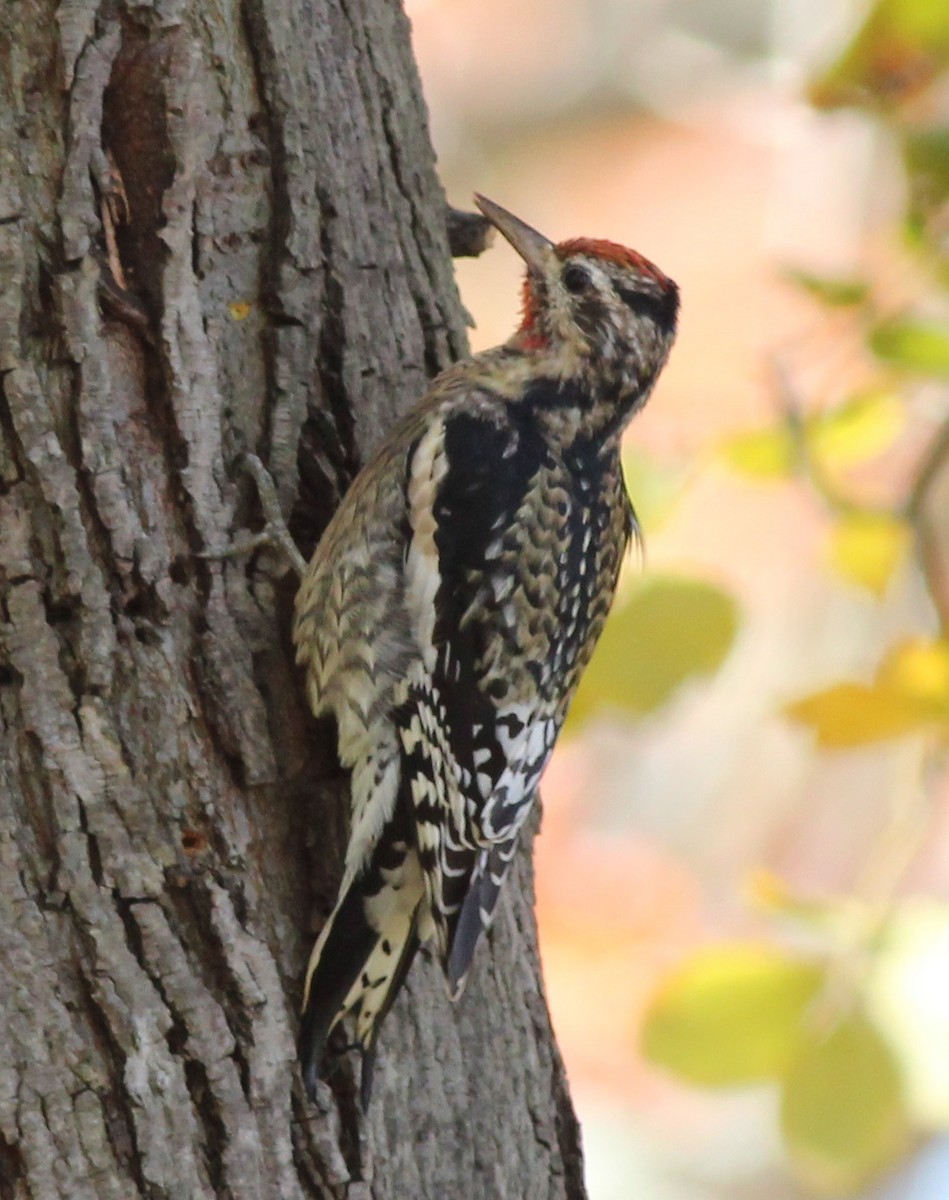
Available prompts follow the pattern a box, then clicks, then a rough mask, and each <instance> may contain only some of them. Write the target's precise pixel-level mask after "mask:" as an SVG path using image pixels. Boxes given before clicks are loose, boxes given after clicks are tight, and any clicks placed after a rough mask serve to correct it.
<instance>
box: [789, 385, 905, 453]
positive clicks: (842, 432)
mask: <svg viewBox="0 0 949 1200" xmlns="http://www.w3.org/2000/svg"><path fill="white" fill-rule="evenodd" d="M905 423H906V413H905V411H904V408H903V404H902V402H901V401H900V399H899V397H898V396H897V395H895V394H894V393H893V392H889V391H881V390H874V391H870V392H863V393H861V394H860V395H857V396H854V397H853V398H852V399H850V400H848V401H846V403H844V404H841V405H839V406H838V407H837V408H833V409H829V410H828V411H827V412H822V413H819V414H818V415H817V416H814V417H811V418H810V419H809V420H808V422H807V427H806V436H807V443H808V447H809V449H810V452H811V454H812V455H813V456H814V457H815V458H816V459H817V460H818V461H819V462H820V463H821V465H822V466H823V467H824V469H825V470H833V469H835V468H841V467H852V466H856V465H857V464H858V463H862V462H866V461H867V460H868V459H871V458H875V457H876V456H877V455H878V454H881V453H882V452H883V451H884V450H886V449H887V447H888V446H891V445H892V444H893V442H894V441H896V439H897V438H898V437H899V435H900V433H901V432H902V431H903V427H904V425H905Z"/></svg>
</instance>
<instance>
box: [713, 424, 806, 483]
mask: <svg viewBox="0 0 949 1200" xmlns="http://www.w3.org/2000/svg"><path fill="white" fill-rule="evenodd" d="M722 454H723V456H724V458H725V461H726V462H727V463H728V465H729V466H730V467H732V468H733V469H734V470H736V471H739V472H741V474H743V475H752V476H754V477H755V478H758V479H783V478H786V477H787V476H789V475H790V474H791V473H792V472H793V470H794V463H795V458H796V450H795V446H794V439H793V438H792V436H791V433H790V430H788V429H785V428H783V427H782V426H776V427H775V428H774V429H755V430H752V431H751V432H750V433H740V434H738V435H737V436H736V437H733V438H731V439H730V440H729V441H727V442H726V443H725V444H724V445H723V446H722Z"/></svg>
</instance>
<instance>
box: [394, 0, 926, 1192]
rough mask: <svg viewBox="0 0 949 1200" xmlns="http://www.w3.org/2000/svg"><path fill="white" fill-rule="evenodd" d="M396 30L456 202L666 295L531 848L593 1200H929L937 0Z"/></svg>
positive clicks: (459, 21)
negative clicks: (616, 254)
mask: <svg viewBox="0 0 949 1200" xmlns="http://www.w3.org/2000/svg"><path fill="white" fill-rule="evenodd" d="M407 7H408V12H409V16H410V18H411V20H412V24H413V30H414V39H415V47H416V51H417V55H418V58H419V63H420V68H421V72H422V77H423V83H424V87H425V91H426V96H427V100H428V104H429V108H430V112H431V121H432V127H433V134H434V139H435V144H436V149H437V151H438V155H439V162H440V171H441V176H442V179H443V181H444V184H445V187H446V190H447V192H448V195H449V198H450V199H451V201H452V203H454V204H455V205H456V206H458V207H470V197H471V193H472V192H473V191H474V190H478V191H482V192H484V193H485V194H486V195H488V196H490V197H491V198H492V199H495V200H497V201H498V202H499V203H501V204H503V205H504V206H505V207H507V208H510V209H511V210H512V211H513V212H515V213H516V214H518V215H519V216H521V217H523V218H524V219H525V220H526V221H528V222H529V223H530V224H533V225H535V226H536V227H537V228H538V229H540V230H541V231H542V232H543V233H545V234H547V235H548V236H550V237H552V238H554V239H555V240H559V239H562V238H566V237H572V236H578V235H583V236H595V237H607V238H610V239H613V240H615V241H620V242H623V243H626V244H627V245H630V246H633V247H635V248H636V249H637V250H639V251H640V252H642V253H644V254H645V255H646V256H647V257H649V258H651V259H653V260H654V261H655V262H656V263H657V264H658V265H659V266H661V268H662V269H663V270H664V271H666V272H667V273H668V274H669V275H671V276H672V277H673V278H674V279H675V280H676V281H677V282H678V283H679V285H680V288H681V292H682V303H683V307H682V319H681V332H680V336H679V340H678V343H677V345H676V347H675V349H674V352H673V356H672V360H671V362H670V365H669V367H668V368H667V370H666V372H665V374H664V375H663V377H662V380H661V382H660V384H659V387H658V389H657V391H656V393H655V395H654V397H653V399H652V400H651V402H650V404H649V406H648V408H647V409H646V411H645V412H644V413H643V414H642V415H641V416H640V417H638V418H637V420H636V422H635V423H634V425H633V427H632V429H631V430H630V433H629V435H628V438H627V445H626V473H627V479H628V482H629V487H630V491H631V493H632V496H633V499H634V502H635V504H636V507H637V510H638V511H639V514H640V519H641V523H642V525H643V527H644V531H645V550H644V553H643V554H642V555H640V556H637V555H635V554H634V555H632V556H631V558H630V561H629V563H628V564H627V570H626V573H625V576H624V580H623V584H622V593H621V597H620V601H619V603H618V605H617V608H616V610H615V611H614V614H613V616H612V618H611V622H610V625H609V627H608V633H607V634H606V635H605V636H604V642H603V644H602V646H601V650H600V651H599V652H598V655H597V657H596V659H595V660H594V663H593V665H592V666H591V668H590V671H589V672H588V677H587V679H586V680H585V682H584V686H583V689H582V692H581V694H580V696H578V698H577V701H576V704H575V709H574V712H573V713H572V715H571V720H570V723H569V725H568V729H567V731H566V733H565V736H564V737H563V738H562V740H561V743H560V745H559V746H558V749H557V751H556V754H555V757H554V761H553V763H552V765H551V766H550V768H549V770H548V772H547V774H546V776H545V780H544V787H543V793H544V818H543V829H542V834H541V836H540V838H539V839H538V842H537V847H536V853H537V873H538V878H537V892H538V915H539V920H540V928H541V946H542V954H543V961H544V970H545V977H546V982H547V987H548V992H549V1000H550V1005H551V1009H552V1012H553V1018H554V1023H555V1026H556V1029H557V1034H558V1038H559V1040H560V1044H561V1047H562V1049H563V1053H564V1056H565V1059H566V1063H567V1068H568V1072H569V1076H570V1080H571V1086H572V1089H573V1094H574V1097H575V1101H576V1104H577V1108H578V1111H579V1115H580V1118H581V1120H582V1123H583V1128H584V1141H585V1147H586V1155H587V1172H588V1182H589V1191H590V1197H591V1200H628V1198H630V1197H645V1198H648V1200H719V1198H722V1200H724V1198H725V1197H728V1198H729V1200H734V1198H736V1197H737V1198H738V1200H798V1198H804V1197H810V1196H820V1195H830V1196H833V1195H858V1196H860V1197H865V1198H867V1200H871V1198H872V1200H937V1198H938V1200H946V1197H949V1137H947V1136H946V1133H945V1131H946V1130H947V1128H949V777H947V776H949V772H947V755H946V746H947V740H949V739H947V734H949V641H947V640H946V638H947V632H949V567H947V563H949V320H947V314H949V305H947V283H949V272H947V265H949V78H947V74H946V67H947V63H949V5H947V4H946V3H945V0H889V2H887V0H882V2H881V3H877V4H865V3H863V4H857V3H851V2H848V0H557V2H556V3H552V2H550V0H521V2H520V3H517V4H515V3H512V2H511V0H504V2H502V0H408V5H407ZM457 265H458V277H459V281H460V286H461V289H462V294H463V298H464V301H465V303H466V305H467V307H468V309H469V311H470V313H471V316H472V319H473V322H474V327H473V329H472V333H471V340H472V344H473V346H474V348H476V349H478V348H482V347H485V346H488V345H492V344H495V343H497V342H499V341H502V340H504V339H505V338H506V337H507V336H509V334H510V333H511V332H512V331H513V329H514V327H515V324H516V322H517V319H518V313H517V309H518V299H519V276H520V269H519V260H518V259H517V258H516V256H515V255H514V254H513V252H512V251H510V250H509V249H508V248H507V247H506V246H505V245H504V244H503V243H501V244H498V245H496V246H495V247H493V248H492V249H491V250H490V251H489V252H488V253H486V254H485V255H484V256H483V257H481V258H479V259H476V260H459V261H458V264H457Z"/></svg>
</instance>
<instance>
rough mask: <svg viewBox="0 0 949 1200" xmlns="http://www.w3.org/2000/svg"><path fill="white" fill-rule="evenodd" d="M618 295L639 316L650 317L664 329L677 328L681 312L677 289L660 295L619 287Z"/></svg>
mask: <svg viewBox="0 0 949 1200" xmlns="http://www.w3.org/2000/svg"><path fill="white" fill-rule="evenodd" d="M616 294H617V295H618V296H619V298H620V299H621V300H622V301H623V303H624V304H625V305H627V306H628V307H629V308H631V309H632V310H633V312H634V313H636V315H637V316H640V317H648V318H649V319H650V320H651V321H655V323H656V324H657V325H658V326H659V327H660V328H662V329H674V328H675V323H676V315H677V313H678V311H679V297H678V294H677V292H676V291H675V289H673V290H672V291H671V292H668V293H665V292H663V293H661V294H660V293H657V292H639V291H633V289H632V288H624V287H617V289H616Z"/></svg>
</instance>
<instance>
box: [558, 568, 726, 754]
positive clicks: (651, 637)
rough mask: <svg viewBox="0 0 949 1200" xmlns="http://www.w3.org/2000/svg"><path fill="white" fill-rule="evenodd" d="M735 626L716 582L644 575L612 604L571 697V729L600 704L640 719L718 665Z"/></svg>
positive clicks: (599, 706) (569, 728)
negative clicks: (592, 652) (622, 596)
mask: <svg viewBox="0 0 949 1200" xmlns="http://www.w3.org/2000/svg"><path fill="white" fill-rule="evenodd" d="M737 624H738V616H737V606H736V604H735V601H734V599H733V598H732V597H731V596H730V595H729V594H728V593H727V592H724V591H722V589H721V588H718V587H716V586H715V585H714V584H711V583H706V582H703V581H701V580H698V579H690V578H687V577H685V576H674V575H649V576H645V577H644V578H643V579H642V580H640V581H638V582H637V583H635V584H634V585H633V586H632V588H631V590H630V592H629V593H628V594H627V595H626V596H625V597H624V598H622V599H621V600H620V602H619V603H618V604H617V605H616V607H615V609H614V611H613V613H612V614H611V616H610V619H609V621H608V622H607V624H606V629H605V630H604V631H603V636H602V637H601V638H600V641H599V644H598V646H597V648H596V652H595V653H594V655H593V658H592V660H591V662H590V665H589V667H587V670H586V672H585V674H584V682H583V686H582V687H581V688H580V690H579V691H578V693H577V695H576V697H575V698H574V701H573V705H572V707H571V711H570V718H569V722H568V730H576V729H578V728H579V727H580V726H581V725H582V724H583V723H584V722H585V721H586V720H587V719H588V718H589V717H590V716H591V714H593V713H595V712H597V711H600V710H602V709H604V708H607V709H610V708H611V709H614V710H616V711H618V712H626V713H632V714H634V715H636V716H641V715H643V714H644V713H648V712H652V710H653V709H656V708H659V707H660V705H662V704H664V703H665V702H666V701H667V700H668V699H669V697H670V696H671V695H672V694H673V692H674V691H675V690H676V689H677V688H678V687H679V686H680V684H682V683H684V682H685V681H686V680H687V679H690V678H692V677H694V676H696V675H708V674H711V673H712V672H713V671H715V670H716V669H717V668H718V667H719V666H720V664H721V663H722V661H723V659H724V658H725V655H726V654H727V653H728V650H729V647H730V646H731V644H732V641H733V639H734V637H735V630H736V628H737Z"/></svg>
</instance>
